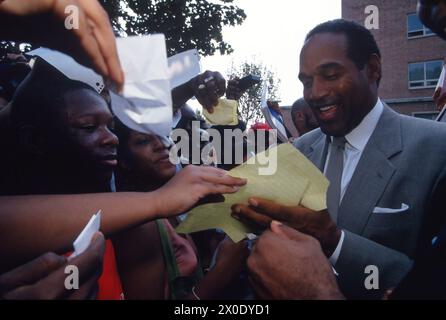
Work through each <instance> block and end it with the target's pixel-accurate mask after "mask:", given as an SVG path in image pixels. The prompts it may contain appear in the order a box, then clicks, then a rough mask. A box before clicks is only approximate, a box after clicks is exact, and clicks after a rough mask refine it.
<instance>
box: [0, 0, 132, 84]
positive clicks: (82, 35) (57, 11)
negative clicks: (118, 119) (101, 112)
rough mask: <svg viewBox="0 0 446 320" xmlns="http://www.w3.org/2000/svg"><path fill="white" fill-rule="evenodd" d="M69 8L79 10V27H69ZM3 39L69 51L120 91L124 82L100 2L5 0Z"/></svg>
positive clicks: (0, 7) (0, 6) (0, 14)
mask: <svg viewBox="0 0 446 320" xmlns="http://www.w3.org/2000/svg"><path fill="white" fill-rule="evenodd" d="M69 6H73V8H77V9H78V13H79V15H78V18H79V21H78V22H79V28H72V29H67V28H66V27H65V20H66V19H67V17H68V14H69V13H70V11H67V12H68V13H66V9H67V8H68V7H69ZM0 37H1V38H2V39H4V40H15V41H23V42H31V43H33V44H35V45H39V46H45V47H49V48H52V49H56V50H59V51H62V52H65V53H67V54H68V55H70V56H72V57H73V58H74V59H75V60H77V61H78V62H80V63H82V64H84V65H86V66H89V67H92V68H93V69H94V70H95V71H97V72H99V73H100V74H102V75H103V76H104V77H106V78H109V79H110V80H111V81H113V82H114V83H115V84H116V85H117V87H118V89H120V88H121V87H122V85H123V83H124V73H123V71H122V69H121V65H120V62H119V58H118V53H117V49H116V42H115V36H114V34H113V30H112V27H111V24H110V21H109V17H108V15H107V13H106V12H105V10H104V9H103V8H102V6H101V5H100V4H99V3H98V2H97V0H27V1H17V0H4V1H3V2H0Z"/></svg>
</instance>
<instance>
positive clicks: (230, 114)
mask: <svg viewBox="0 0 446 320" xmlns="http://www.w3.org/2000/svg"><path fill="white" fill-rule="evenodd" d="M237 108H238V102H237V101H235V100H227V99H219V100H218V105H217V106H216V107H214V112H213V113H209V112H208V111H207V110H206V109H203V116H204V117H205V118H206V121H207V122H209V123H210V124H213V125H222V126H227V125H234V126H235V125H237V124H238V119H237Z"/></svg>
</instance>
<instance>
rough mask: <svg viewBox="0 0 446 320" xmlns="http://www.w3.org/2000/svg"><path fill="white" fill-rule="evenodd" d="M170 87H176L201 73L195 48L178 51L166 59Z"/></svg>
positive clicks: (198, 56)
mask: <svg viewBox="0 0 446 320" xmlns="http://www.w3.org/2000/svg"><path fill="white" fill-rule="evenodd" d="M167 63H168V65H169V79H170V87H171V88H172V89H173V88H176V87H178V86H179V85H182V84H183V83H186V82H187V81H189V80H190V79H192V78H194V77H196V76H198V75H199V74H200V73H201V67H200V55H199V54H198V50H197V49H192V50H188V51H184V52H181V53H178V54H176V55H174V56H172V57H170V58H169V59H167Z"/></svg>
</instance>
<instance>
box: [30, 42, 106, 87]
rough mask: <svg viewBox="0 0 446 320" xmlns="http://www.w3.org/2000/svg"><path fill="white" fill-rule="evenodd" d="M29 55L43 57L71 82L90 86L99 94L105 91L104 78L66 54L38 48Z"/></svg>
mask: <svg viewBox="0 0 446 320" xmlns="http://www.w3.org/2000/svg"><path fill="white" fill-rule="evenodd" d="M27 55H31V56H38V57H41V58H42V59H43V60H45V61H46V62H48V63H49V64H51V65H52V66H53V67H55V68H56V69H58V70H59V71H60V72H62V73H63V74H64V75H65V76H67V77H68V78H70V79H71V80H77V81H81V82H83V83H85V84H88V85H89V86H90V87H92V88H93V89H94V90H96V92H97V93H101V92H102V90H104V87H105V85H104V79H103V78H102V76H100V75H99V74H97V73H96V72H94V71H93V70H92V69H89V68H87V67H84V66H83V65H81V64H79V63H77V62H76V61H75V60H74V59H73V58H71V57H70V56H68V55H66V54H65V53H62V52H59V51H55V50H51V49H48V48H38V49H36V50H33V51H30V52H28V53H27Z"/></svg>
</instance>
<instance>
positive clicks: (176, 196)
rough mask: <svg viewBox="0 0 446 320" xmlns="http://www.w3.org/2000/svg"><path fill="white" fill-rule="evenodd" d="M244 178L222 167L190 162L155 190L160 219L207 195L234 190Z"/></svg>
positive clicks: (187, 207) (192, 204)
mask: <svg viewBox="0 0 446 320" xmlns="http://www.w3.org/2000/svg"><path fill="white" fill-rule="evenodd" d="M246 182H247V181H246V179H240V178H234V177H231V176H230V175H228V172H227V171H225V170H222V169H217V168H214V167H207V166H201V167H199V166H194V165H189V166H187V167H186V168H184V169H183V170H181V171H180V172H179V173H178V174H176V175H175V176H174V177H173V178H172V179H170V181H169V182H168V183H166V184H165V185H164V186H163V187H162V188H160V189H158V190H157V191H155V192H157V193H158V194H159V196H158V197H157V199H158V200H159V205H158V208H161V209H162V210H161V212H160V218H167V217H170V216H172V215H178V214H180V213H183V212H186V211H187V210H188V209H190V208H191V207H193V206H194V205H195V204H197V203H198V202H199V201H200V200H202V199H203V198H204V197H206V196H208V195H221V194H224V193H235V192H237V191H238V190H239V188H240V187H241V186H243V185H245V184H246Z"/></svg>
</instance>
